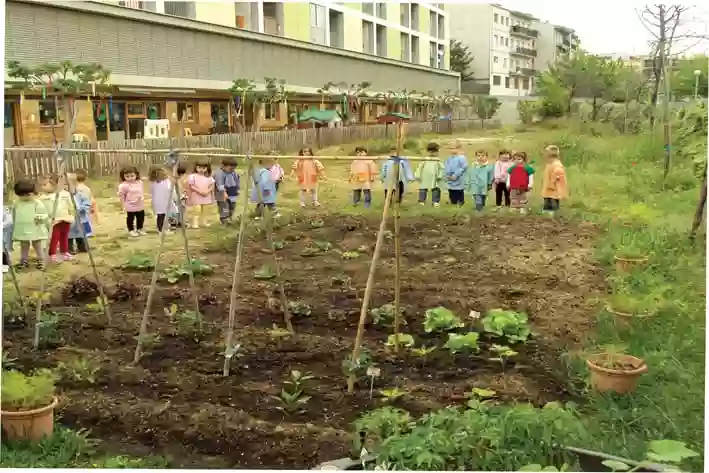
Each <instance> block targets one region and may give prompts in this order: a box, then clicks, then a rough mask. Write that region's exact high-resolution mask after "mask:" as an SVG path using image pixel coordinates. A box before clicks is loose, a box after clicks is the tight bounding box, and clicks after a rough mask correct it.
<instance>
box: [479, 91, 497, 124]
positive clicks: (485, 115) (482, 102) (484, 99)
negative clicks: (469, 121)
mask: <svg viewBox="0 0 709 473" xmlns="http://www.w3.org/2000/svg"><path fill="white" fill-rule="evenodd" d="M499 109H500V101H499V100H498V99H497V98H496V97H490V96H481V97H477V98H476V100H475V114H476V115H477V116H478V118H479V119H480V127H481V128H485V120H489V119H491V118H492V117H494V116H495V114H496V113H497V111H498V110H499Z"/></svg>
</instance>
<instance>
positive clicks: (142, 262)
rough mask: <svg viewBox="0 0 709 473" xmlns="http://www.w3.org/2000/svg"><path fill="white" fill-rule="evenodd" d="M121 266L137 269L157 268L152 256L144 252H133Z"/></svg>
mask: <svg viewBox="0 0 709 473" xmlns="http://www.w3.org/2000/svg"><path fill="white" fill-rule="evenodd" d="M121 267H122V268H123V269H132V270H136V271H149V270H151V269H153V268H155V262H154V261H153V258H152V257H151V256H148V255H146V254H143V253H133V254H132V255H130V257H129V258H128V260H127V261H126V262H125V263H124V264H123V265H122V266H121Z"/></svg>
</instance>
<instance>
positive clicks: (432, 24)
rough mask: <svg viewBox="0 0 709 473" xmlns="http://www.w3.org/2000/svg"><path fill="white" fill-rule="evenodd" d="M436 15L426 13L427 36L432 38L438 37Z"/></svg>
mask: <svg viewBox="0 0 709 473" xmlns="http://www.w3.org/2000/svg"><path fill="white" fill-rule="evenodd" d="M437 16H438V15H436V12H434V11H432V12H429V13H428V34H430V35H431V36H433V37H434V38H437V37H438V18H437Z"/></svg>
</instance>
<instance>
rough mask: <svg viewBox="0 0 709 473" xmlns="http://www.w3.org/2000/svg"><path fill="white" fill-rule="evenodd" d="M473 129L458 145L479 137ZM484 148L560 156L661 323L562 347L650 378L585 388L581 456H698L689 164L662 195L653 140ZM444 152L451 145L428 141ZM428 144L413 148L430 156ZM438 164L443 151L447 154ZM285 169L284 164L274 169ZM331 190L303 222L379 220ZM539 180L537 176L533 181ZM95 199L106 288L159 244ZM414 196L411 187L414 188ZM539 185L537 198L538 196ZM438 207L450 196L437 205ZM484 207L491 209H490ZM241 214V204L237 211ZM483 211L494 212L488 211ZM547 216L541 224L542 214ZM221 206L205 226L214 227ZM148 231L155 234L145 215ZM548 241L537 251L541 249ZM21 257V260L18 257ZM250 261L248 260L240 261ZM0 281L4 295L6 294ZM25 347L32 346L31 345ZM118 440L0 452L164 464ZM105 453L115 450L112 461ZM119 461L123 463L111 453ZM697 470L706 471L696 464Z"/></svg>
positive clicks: (177, 251) (336, 169)
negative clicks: (631, 254)
mask: <svg viewBox="0 0 709 473" xmlns="http://www.w3.org/2000/svg"><path fill="white" fill-rule="evenodd" d="M480 135H481V133H480V132H477V133H476V134H475V135H468V136H463V138H479V137H480ZM487 136H488V137H489V138H490V140H488V141H478V142H466V144H465V148H466V153H467V156H468V157H469V159H470V157H471V156H472V155H473V154H474V152H475V151H476V150H477V149H479V148H481V147H482V148H486V149H488V150H489V151H490V153H491V158H493V159H494V152H495V151H496V150H497V149H499V147H502V146H504V147H507V148H512V149H520V150H525V151H527V153H528V154H529V155H531V156H532V159H533V160H535V161H536V163H533V165H535V167H536V168H537V169H538V170H539V171H540V170H541V168H542V167H543V163H542V160H541V157H540V154H541V150H542V149H543V147H544V146H545V145H547V144H550V143H555V144H557V145H559V146H560V148H561V149H562V160H563V161H564V162H565V164H566V166H567V170H568V174H569V176H568V179H569V182H570V191H571V194H572V195H571V198H570V200H569V201H568V202H564V203H563V209H562V212H561V215H562V217H572V218H575V219H580V220H583V221H587V222H591V223H592V224H594V225H597V226H598V227H599V228H600V229H601V230H602V236H601V238H600V239H599V240H598V243H597V259H598V261H599V263H600V264H601V266H602V267H603V269H604V272H605V278H606V282H607V289H608V294H609V295H610V294H612V293H614V292H627V293H628V294H629V295H630V296H631V297H634V298H643V299H647V298H653V299H655V300H657V301H658V302H657V303H656V305H655V308H656V309H657V315H656V316H655V317H652V318H650V319H648V320H646V321H642V322H635V323H634V324H633V325H631V327H630V328H628V329H618V328H616V326H615V325H614V323H613V319H612V316H611V315H610V314H608V313H607V312H606V311H605V310H604V309H603V307H604V305H605V304H604V301H598V304H596V306H597V307H598V311H597V314H589V319H591V320H593V321H594V325H595V326H594V330H592V331H590V332H589V333H587V338H586V339H585V340H583V343H582V344H580V345H579V344H573V345H569V346H568V347H567V354H568V356H566V357H565V359H566V361H567V366H568V376H569V377H570V378H571V379H572V380H580V379H585V378H586V376H587V374H588V373H587V369H586V367H585V362H584V361H583V357H584V354H585V353H587V352H591V351H597V350H600V349H601V348H603V347H606V346H610V345H613V346H616V347H618V346H620V347H622V348H624V349H626V350H627V352H628V353H630V354H633V355H635V356H638V357H641V358H644V359H645V360H646V361H647V363H648V365H649V373H648V374H646V375H644V376H643V377H642V378H641V382H640V385H639V386H638V388H637V390H636V391H635V392H634V393H633V394H631V395H628V396H607V395H599V394H596V393H594V392H593V391H590V390H582V391H581V392H579V393H577V394H579V395H581V396H583V397H584V398H585V399H586V400H587V402H585V403H583V404H582V405H581V406H580V409H581V411H582V413H583V420H584V423H585V425H586V427H587V428H588V429H589V431H590V432H591V434H592V438H593V444H592V445H586V446H582V447H588V448H591V449H594V450H599V451H603V452H606V453H609V454H612V455H618V456H623V457H626V458H631V459H638V460H640V459H643V458H644V455H645V451H646V445H647V442H648V441H652V440H662V439H672V440H680V441H684V442H686V443H687V444H688V446H689V447H690V448H692V449H693V450H695V451H702V450H703V438H704V432H703V428H704V427H703V420H704V419H703V413H704V405H703V399H704V346H705V345H704V334H705V306H704V304H705V293H706V290H705V260H704V254H705V247H704V243H703V242H704V238H703V237H701V238H699V239H697V241H696V242H695V243H694V244H692V243H690V242H689V240H688V238H687V235H688V229H689V226H690V224H691V220H692V216H693V212H694V208H695V205H696V203H697V199H698V196H699V189H698V182H697V181H696V178H695V177H694V176H693V174H692V171H691V167H690V164H691V163H683V162H682V161H681V160H680V159H677V160H676V161H675V163H674V168H673V171H672V173H671V174H670V176H669V178H668V181H667V185H666V190H664V191H663V190H661V187H662V186H661V180H662V161H661V160H662V144H661V140H660V139H659V138H657V137H653V136H649V135H643V136H618V135H615V134H607V135H606V136H600V137H594V136H592V135H590V134H587V133H585V132H583V131H582V130H580V129H579V128H578V127H577V126H576V125H573V124H572V125H568V124H565V125H564V126H563V127H560V128H558V129H548V128H545V129H535V130H533V131H527V132H517V133H514V132H512V131H510V130H498V131H494V132H490V133H489V134H488V135H487ZM431 138H432V139H435V140H437V141H439V142H441V143H442V144H443V150H445V149H446V143H447V141H448V140H449V138H448V137H444V138H441V137H440V136H438V137H431ZM428 139H429V137H424V138H422V139H421V140H420V141H419V144H420V145H422V146H421V148H425V143H426V141H427V140H428ZM349 149H350V147H346V148H342V147H338V148H333V149H328V150H322V151H319V152H318V153H317V154H322V155H326V154H334V153H341V152H342V151H343V150H349ZM442 155H445V152H444V153H442ZM281 164H282V165H283V167H284V169H286V172H288V168H287V166H289V165H290V162H283V163H281ZM324 164H325V166H326V173H327V175H328V181H327V182H326V183H325V184H324V185H323V186H322V190H321V192H320V201H321V202H322V204H323V207H322V208H321V209H317V210H316V209H310V208H309V209H306V210H305V211H304V212H305V213H307V214H308V215H313V216H314V215H326V214H355V215H360V214H366V215H373V216H376V215H378V214H380V213H381V206H382V201H383V195H382V194H383V192H382V191H381V189H379V188H377V189H376V190H374V191H373V193H374V205H373V208H371V209H363V208H361V207H360V208H353V207H352V206H351V204H350V192H349V189H350V186H349V184H348V183H347V180H346V175H347V168H348V164H344V163H337V164H335V163H332V164H330V163H329V162H324ZM538 179H541V177H539V178H538ZM89 185H90V186H91V187H92V189H94V193H95V194H96V195H98V196H99V210H100V212H101V220H100V221H99V223H98V227H97V236H96V237H95V238H94V239H92V242H91V244H92V247H94V248H95V251H96V259H97V264H98V266H99V270H100V272H101V274H102V277H103V278H104V279H105V281H104V282H105V283H107V284H109V285H111V284H115V283H116V282H117V281H118V280H119V279H120V277H121V275H120V273H118V272H116V271H115V268H116V267H117V266H120V265H121V264H122V263H124V262H125V261H126V260H127V259H128V257H129V256H130V255H131V254H135V253H136V252H143V253H145V254H153V253H154V251H155V248H156V245H157V241H158V236H157V235H156V234H155V233H154V232H153V233H151V234H149V235H147V236H145V237H141V238H139V239H128V237H127V236H126V232H125V229H124V222H123V219H124V216H123V215H122V214H121V213H120V212H119V207H118V204H117V201H116V199H115V197H114V196H115V188H116V186H117V182H116V180H110V179H104V180H101V181H95V182H92V183H89ZM414 187H415V186H414ZM414 187H412V188H410V190H409V193H408V195H407V196H406V197H405V203H404V206H403V209H402V214H403V215H404V217H415V216H422V217H427V216H434V215H440V216H459V217H462V218H467V217H468V216H470V217H472V218H476V217H475V214H474V212H473V209H472V206H473V204H472V202H470V201H469V196H466V207H465V208H464V209H452V208H450V207H449V206H446V205H443V206H442V207H441V208H439V209H433V208H431V207H430V206H426V207H421V206H419V205H417V204H416V202H415V198H416V197H415V188H414ZM539 187H540V186H539V185H537V189H536V192H538V191H539ZM444 199H445V196H444ZM278 205H279V206H280V207H281V209H282V212H283V213H284V218H286V219H287V218H291V217H289V216H290V215H291V214H296V213H301V209H299V208H298V192H297V189H296V186H295V185H294V184H292V183H287V184H286V185H285V187H284V188H283V191H282V193H281V194H280V195H279V202H278ZM489 205H490V204H488V206H489ZM532 206H533V207H534V209H535V210H536V209H539V208H540V207H541V199H540V198H539V197H535V198H534V199H532ZM239 207H240V206H239ZM485 213H486V214H492V213H493V212H492V209H488V211H486V212H485ZM538 218H545V217H541V216H540V217H538ZM217 220H218V219H217V214H216V209H215V212H214V215H213V216H212V222H213V223H215V224H216V222H217ZM146 227H147V229H148V230H154V228H155V224H154V220H153V218H152V216H151V217H148V219H147V224H146ZM188 234H189V239H190V245H191V246H192V247H193V248H195V249H198V248H204V247H205V246H211V247H214V246H218V245H220V244H224V247H228V246H229V245H227V244H226V243H231V242H232V241H233V240H234V239H235V238H236V237H235V234H236V232H235V230H234V229H228V230H224V229H215V228H210V229H202V230H190V231H189V232H188ZM629 241H632V242H634V243H635V244H636V245H638V246H640V247H641V248H642V249H643V250H644V251H645V252H646V253H647V254H648V256H649V257H650V259H649V263H648V264H647V266H646V267H645V268H643V269H641V270H638V271H636V272H633V273H630V274H627V275H621V274H617V273H616V271H615V269H614V268H613V256H614V254H615V251H616V249H617V248H619V247H621V246H623V245H625V244H627V242H629ZM543 243H544V242H539V245H540V246H541V245H542V244H543ZM181 246H182V239H181V236H180V234H179V233H178V234H175V235H171V236H169V237H168V239H167V241H166V248H167V251H166V254H165V259H164V260H165V262H169V263H177V262H179V261H180V260H181V259H182V258H184V256H183V253H182V250H181ZM15 255H17V252H15ZM247 257H248V255H247ZM87 268H88V266H87V261H86V257H85V256H80V257H79V258H78V259H77V261H75V262H72V263H63V264H62V265H61V266H55V267H52V268H50V269H49V270H48V281H49V287H50V288H52V289H57V288H59V287H60V286H61V285H62V284H64V283H65V282H66V281H68V280H69V279H72V278H75V277H78V276H83V275H87V273H88V271H87ZM36 276H37V272H36V271H28V272H27V273H24V274H20V282H21V285H22V287H23V289H24V291H26V292H29V291H32V290H36V288H37V281H38V278H37V277H36ZM8 282H9V281H8V280H6V284H5V289H4V290H5V296H6V297H7V296H9V295H11V294H12V292H13V291H12V290H11V289H10V285H9V284H8ZM28 343H29V341H28ZM112 445H114V443H111V444H110V445H109V446H107V447H105V448H99V449H98V450H96V449H95V448H94V447H92V445H91V442H88V441H87V440H86V438H85V437H84V436H83V435H79V434H76V433H73V432H71V431H67V430H60V431H59V435H57V436H56V437H55V438H54V439H51V440H48V441H46V442H45V443H44V444H42V445H40V446H35V447H33V448H29V447H28V446H19V445H14V446H9V447H7V448H6V447H5V446H3V449H2V462H0V463H1V464H2V465H3V466H6V467H7V466H10V467H21V466H34V467H61V466H75V467H109V468H110V467H134V468H140V467H150V466H153V467H160V466H161V465H164V464H166V462H167V460H165V459H164V458H160V457H155V458H153V457H147V456H146V457H145V458H143V457H142V456H141V457H140V459H131V457H129V456H128V455H123V454H122V453H121V452H116V451H115V447H113V446H112ZM109 452H110V453H109ZM117 453H118V455H116V454H117ZM692 467H693V469H695V470H699V469H700V468H701V462H700V461H697V462H695V464H693V465H692Z"/></svg>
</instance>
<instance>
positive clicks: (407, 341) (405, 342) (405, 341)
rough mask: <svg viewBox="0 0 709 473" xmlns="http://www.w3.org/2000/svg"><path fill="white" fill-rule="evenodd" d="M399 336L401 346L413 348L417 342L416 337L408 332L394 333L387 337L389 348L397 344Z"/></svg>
mask: <svg viewBox="0 0 709 473" xmlns="http://www.w3.org/2000/svg"><path fill="white" fill-rule="evenodd" d="M397 337H398V339H399V346H404V347H406V348H411V347H412V346H414V344H415V343H416V342H415V341H414V337H412V336H411V335H409V334H408V333H400V334H392V335H389V336H388V337H387V342H386V346H387V348H391V347H394V346H396V339H397Z"/></svg>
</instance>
